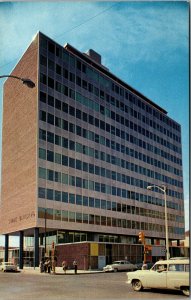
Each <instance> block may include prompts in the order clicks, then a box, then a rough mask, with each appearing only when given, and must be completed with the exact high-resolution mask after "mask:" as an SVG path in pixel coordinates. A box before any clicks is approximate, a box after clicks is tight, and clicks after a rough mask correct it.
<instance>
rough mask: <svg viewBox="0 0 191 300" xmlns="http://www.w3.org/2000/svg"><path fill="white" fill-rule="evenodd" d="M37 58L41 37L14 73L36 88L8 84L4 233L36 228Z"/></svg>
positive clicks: (9, 81)
mask: <svg viewBox="0 0 191 300" xmlns="http://www.w3.org/2000/svg"><path fill="white" fill-rule="evenodd" d="M37 57H38V36H37V37H36V39H35V40H34V41H33V42H32V43H31V45H30V46H29V48H28V49H27V51H26V52H25V54H24V55H23V57H22V58H21V60H20V61H19V63H18V64H17V66H16V67H15V69H14V70H13V72H12V73H11V74H12V75H15V76H19V77H23V78H30V79H31V80H32V81H33V82H35V84H36V87H35V88H33V89H30V88H28V87H27V86H26V85H23V84H22V82H21V81H19V80H17V79H13V78H8V79H7V80H6V82H5V84H4V100H3V132H2V189H1V190H2V192H1V207H0V219H1V228H0V233H10V232H14V231H17V230H23V229H26V228H30V227H35V224H36V195H37V178H36V162H37V126H38V123H37V105H38V104H37V103H38V102H37V74H38V67H37Z"/></svg>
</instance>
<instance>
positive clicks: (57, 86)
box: [40, 73, 180, 151]
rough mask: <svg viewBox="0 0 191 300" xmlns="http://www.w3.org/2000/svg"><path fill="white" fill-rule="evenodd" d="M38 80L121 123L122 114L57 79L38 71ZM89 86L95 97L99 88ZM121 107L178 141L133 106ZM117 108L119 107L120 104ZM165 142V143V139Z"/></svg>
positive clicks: (79, 83)
mask: <svg viewBox="0 0 191 300" xmlns="http://www.w3.org/2000/svg"><path fill="white" fill-rule="evenodd" d="M81 81H82V80H81V78H80V77H78V76H77V81H76V84H77V85H79V86H80V87H81V86H82V87H83V85H82V83H83V82H84V80H83V81H82V83H81ZM40 82H41V83H43V84H45V85H48V87H50V88H52V89H55V90H56V91H57V92H59V93H62V94H64V95H65V96H68V97H71V98H72V99H74V100H76V101H78V102H80V103H81V104H83V105H85V106H87V107H89V108H91V109H94V110H96V111H99V112H100V113H101V114H103V115H107V116H108V117H111V118H112V119H114V120H116V121H117V122H119V123H121V124H123V123H124V121H123V119H124V118H123V116H122V117H119V116H120V115H119V114H117V113H115V112H113V111H112V110H111V111H110V110H109V109H108V108H106V107H104V106H103V105H100V107H101V106H102V107H103V109H102V110H101V109H100V108H99V104H98V103H97V102H95V101H93V100H91V99H88V98H87V97H85V96H83V95H82V94H80V93H78V92H75V91H74V90H72V89H69V88H68V87H67V86H66V85H64V84H62V83H60V82H58V81H54V79H52V78H51V77H47V76H46V75H44V74H43V73H40ZM90 86H92V91H91V89H90V90H89V91H90V92H92V93H94V94H95V95H96V96H97V97H99V90H98V89H97V88H95V87H93V85H92V84H90ZM111 98H112V97H111ZM113 99H114V98H113ZM111 104H112V103H111ZM122 107H123V109H121V110H122V111H124V112H125V113H129V114H130V115H131V116H132V117H134V118H136V119H138V120H139V121H140V122H142V123H144V124H147V125H148V126H150V127H152V128H154V129H155V130H157V131H158V132H160V133H164V134H165V135H167V136H168V137H170V138H173V139H174V140H175V141H177V142H179V143H180V138H179V137H178V136H177V135H175V134H173V133H172V132H171V131H169V130H167V129H165V128H164V127H162V126H161V125H159V124H158V123H156V122H155V121H153V120H151V119H149V118H148V117H146V116H145V114H141V113H140V112H138V111H136V110H134V109H133V108H130V107H128V106H127V105H124V104H123V105H122ZM119 108H121V106H120V107H119ZM132 124H133V123H132ZM134 128H135V129H134ZM133 129H134V130H136V124H135V125H134V126H133ZM166 143H167V141H166ZM164 145H165V144H164ZM168 145H169V146H170V147H171V148H173V147H175V146H174V145H173V144H171V143H169V142H168ZM174 151H176V150H174Z"/></svg>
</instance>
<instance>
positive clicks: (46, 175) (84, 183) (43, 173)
mask: <svg viewBox="0 0 191 300" xmlns="http://www.w3.org/2000/svg"><path fill="white" fill-rule="evenodd" d="M39 178H41V179H45V180H49V181H53V182H58V183H61V184H65V185H69V186H74V187H77V188H83V189H88V190H90V191H96V192H101V193H104V194H107V195H112V196H117V197H122V198H124V199H132V200H136V201H140V202H146V203H148V199H151V198H147V195H144V194H140V193H135V192H133V191H129V190H126V189H122V188H120V187H117V186H113V185H108V184H105V183H100V182H97V181H93V180H90V179H85V178H82V177H78V176H72V175H69V174H66V173H61V172H57V171H54V170H51V169H46V168H41V167H39ZM129 178H130V184H131V185H132V186H138V185H137V184H140V180H139V179H136V180H134V178H133V177H129ZM141 183H142V184H143V186H142V188H143V189H145V190H146V189H147V186H148V185H151V184H150V183H147V182H146V181H143V180H141ZM156 190H157V189H156ZM167 193H168V190H167ZM153 199H154V198H153ZM154 204H155V205H160V204H158V203H154ZM162 206H164V201H163V200H162ZM167 206H168V207H169V208H173V209H179V208H180V207H179V205H178V204H177V203H174V201H167Z"/></svg>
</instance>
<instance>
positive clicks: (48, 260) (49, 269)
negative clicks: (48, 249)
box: [47, 258, 51, 274]
mask: <svg viewBox="0 0 191 300" xmlns="http://www.w3.org/2000/svg"><path fill="white" fill-rule="evenodd" d="M47 271H48V273H49V274H50V273H51V261H50V258H48V259H47Z"/></svg>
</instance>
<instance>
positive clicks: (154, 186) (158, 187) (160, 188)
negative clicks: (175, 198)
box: [147, 185, 170, 259]
mask: <svg viewBox="0 0 191 300" xmlns="http://www.w3.org/2000/svg"><path fill="white" fill-rule="evenodd" d="M152 188H157V189H159V190H161V191H162V192H163V193H164V209H165V211H164V212H165V232H166V259H169V258H170V255H169V242H168V218H167V203H166V191H167V187H166V186H165V185H162V186H158V185H149V186H147V190H152Z"/></svg>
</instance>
